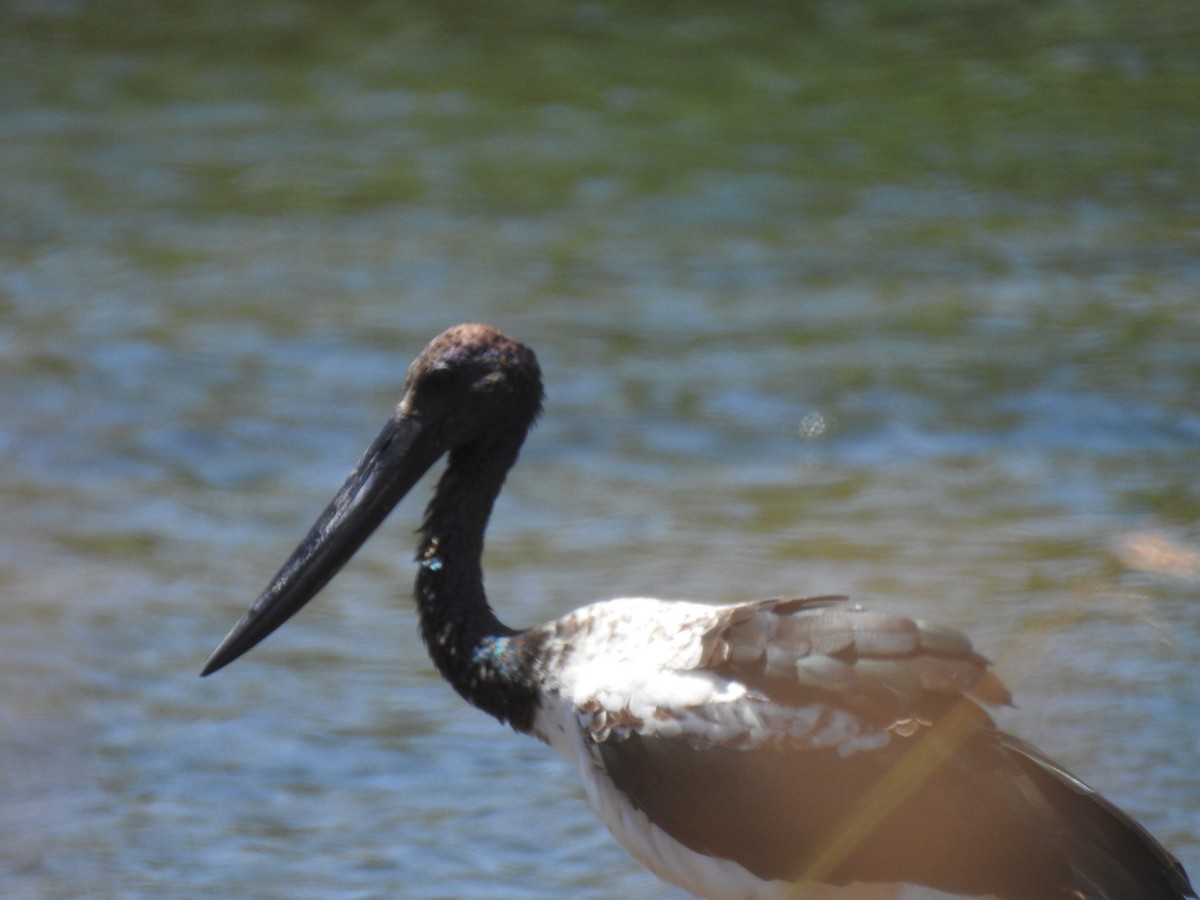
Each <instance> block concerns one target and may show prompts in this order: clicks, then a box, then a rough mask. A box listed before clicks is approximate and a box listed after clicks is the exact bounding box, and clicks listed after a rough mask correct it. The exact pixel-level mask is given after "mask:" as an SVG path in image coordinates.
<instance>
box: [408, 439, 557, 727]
mask: <svg viewBox="0 0 1200 900" xmlns="http://www.w3.org/2000/svg"><path fill="white" fill-rule="evenodd" d="M519 449H520V442H519V441H518V442H516V444H515V446H514V445H511V443H508V442H501V441H495V440H480V441H477V442H475V443H472V444H469V445H467V446H465V447H461V448H459V449H457V450H454V451H453V452H452V453H451V454H450V461H449V465H448V466H447V467H446V471H445V473H444V474H443V475H442V478H441V481H439V482H438V486H437V490H436V491H435V492H434V496H433V500H432V501H431V502H430V504H429V508H428V509H427V510H426V513H425V523H424V524H423V525H422V526H421V534H422V540H421V543H420V547H419V549H418V551H417V561H418V562H419V563H420V570H419V572H418V573H417V583H416V600H417V609H418V611H419V612H420V618H421V637H422V638H423V639H424V641H425V646H426V647H427V648H428V649H429V655H430V656H431V657H432V658H433V662H434V664H435V665H436V666H437V668H438V671H439V672H441V673H442V675H443V677H445V678H446V680H447V681H449V682H450V683H451V684H452V685H453V686H454V689H455V690H456V691H458V692H459V694H461V695H462V696H463V697H464V698H465V699H466V700H467V701H468V702H470V703H472V704H474V705H475V706H477V707H479V708H480V709H482V710H483V711H484V712H486V713H488V714H490V715H493V716H495V717H496V718H498V719H500V721H502V722H510V723H511V724H512V726H513V727H514V728H516V729H517V730H519V731H529V730H530V728H531V727H532V720H533V713H534V709H535V706H536V697H537V693H536V688H537V686H536V683H535V680H534V676H533V665H532V655H533V652H534V650H535V649H536V648H535V647H533V646H531V642H530V639H529V638H527V637H526V636H525V635H524V634H522V633H521V632H518V631H516V630H514V629H512V628H509V627H508V626H507V625H505V624H504V623H503V622H501V621H500V620H499V619H498V618H496V614H495V613H494V612H492V608H491V606H489V605H488V601H487V596H486V595H485V593H484V590H483V569H482V557H483V536H484V531H485V529H486V528H487V523H488V518H489V517H490V516H491V512H492V505H493V503H494V502H495V500H496V496H497V495H498V494H499V493H500V488H501V486H502V485H503V484H504V477H505V475H506V474H507V473H508V469H509V468H510V467H511V466H512V464H513V463H514V462H515V461H516V457H517V451H518V450H519Z"/></svg>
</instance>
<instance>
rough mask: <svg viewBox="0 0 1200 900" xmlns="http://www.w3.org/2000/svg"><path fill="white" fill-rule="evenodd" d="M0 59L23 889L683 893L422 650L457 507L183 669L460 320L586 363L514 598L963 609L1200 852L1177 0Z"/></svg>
mask: <svg viewBox="0 0 1200 900" xmlns="http://www.w3.org/2000/svg"><path fill="white" fill-rule="evenodd" d="M0 59H2V65H0V173H2V174H0V372H2V374H3V383H4V390H3V392H2V393H0V503H2V504H3V509H4V513H3V516H0V574H2V575H3V582H2V583H3V587H2V588H0V592H2V593H0V598H2V599H0V684H2V685H3V693H2V695H0V696H2V699H0V891H2V892H3V894H4V895H5V896H6V897H13V898H57V897H98V898H104V897H119V898H135V897H146V898H160V897H195V898H205V897H213V898H215V897H222V898H224V897H254V898H350V897H354V898H358V897H363V898H365V897H378V896H393V897H405V898H435V897H436V898H476V897H485V896H486V897H499V898H506V897H507V898H530V897H545V898H551V897H563V896H570V897H584V898H602V897H616V896H622V897H645V898H651V897H675V896H677V895H676V894H675V893H674V892H672V891H671V890H669V889H667V888H664V887H663V886H662V885H660V884H659V883H658V882H657V881H656V880H655V879H654V878H653V877H652V876H650V875H649V874H647V873H645V872H643V871H641V870H640V869H639V868H638V867H637V866H636V865H635V864H634V863H633V862H632V861H631V860H630V859H629V858H628V857H627V856H626V855H625V853H624V852H623V851H622V850H621V849H620V848H619V847H617V846H616V845H615V844H614V843H613V842H612V841H611V840H610V839H609V838H608V837H607V835H606V834H605V833H604V832H603V830H602V828H601V826H600V825H599V824H598V823H597V822H596V821H595V819H594V817H593V816H592V814H591V812H590V810H589V809H588V808H587V806H586V802H585V801H584V799H583V796H582V792H581V790H580V789H579V788H578V787H577V784H576V776H575V774H574V773H573V772H572V771H571V770H570V769H569V767H568V766H567V765H565V764H564V763H562V762H560V761H559V760H558V759H557V758H555V757H554V756H553V755H552V754H551V752H550V751H549V750H547V749H546V748H544V747H542V746H540V745H539V744H537V743H536V742H533V741H530V740H528V739H527V738H522V737H518V736H515V735H513V734H512V733H511V732H508V731H506V730H505V729H503V728H501V727H499V726H497V725H495V723H493V722H492V721H491V720H489V719H487V718H486V717H484V716H482V715H480V714H479V713H477V712H476V711H474V710H471V709H470V708H468V707H467V706H466V705H465V704H463V703H462V702H461V701H460V700H459V699H458V698H457V697H456V696H455V695H454V694H453V693H452V692H451V691H450V689H449V688H448V687H445V686H444V685H443V684H442V683H441V682H440V681H439V680H438V678H437V676H436V674H435V673H434V672H433V670H432V668H431V666H430V664H429V662H428V660H427V658H426V656H425V653H424V650H423V648H422V647H421V645H420V642H419V640H418V639H417V637H416V635H415V621H414V613H413V610H412V608H411V603H410V600H409V584H410V581H411V577H412V574H413V567H412V564H411V562H410V554H411V550H410V546H411V543H412V535H411V532H412V530H413V528H414V527H415V526H416V524H417V522H418V519H419V515H420V510H421V507H422V505H423V495H424V493H425V491H426V488H419V489H418V491H417V492H416V496H414V498H413V499H411V500H410V501H409V502H408V503H407V504H406V505H405V506H404V507H403V508H402V509H401V510H400V511H399V512H398V513H397V514H396V515H395V516H394V517H393V521H391V522H390V523H388V524H387V525H386V526H385V528H384V529H383V530H382V531H381V533H380V534H379V535H378V536H377V537H376V538H375V540H374V541H373V542H372V543H371V544H370V545H369V546H368V547H367V549H366V550H365V551H364V552H363V553H362V554H361V555H360V557H359V558H358V559H357V560H356V561H355V563H354V564H353V565H352V566H351V567H350V568H349V569H348V570H347V571H346V572H345V573H344V574H343V575H342V576H341V577H340V578H339V579H338V580H337V581H336V582H335V583H334V585H333V586H332V587H331V588H330V589H329V590H328V591H327V593H326V595H325V596H324V597H323V598H321V599H320V600H319V601H317V602H315V603H314V604H312V606H311V607H309V608H308V609H306V610H305V612H304V613H303V615H301V616H300V617H299V618H298V619H296V620H295V621H293V622H292V623H291V624H289V625H288V627H287V628H286V629H284V630H283V631H282V632H281V633H280V634H279V635H277V636H275V637H274V638H272V639H271V640H270V641H268V642H267V644H265V645H264V646H262V647H261V648H259V649H258V650H256V651H255V652H254V653H253V654H251V655H250V656H249V657H247V658H246V659H244V660H242V661H240V662H238V663H237V664H236V666H234V667H233V668H231V669H229V670H227V671H224V672H222V673H221V674H220V675H219V676H217V677H214V678H211V679H207V680H204V681H201V680H200V679H198V678H197V672H198V670H199V668H200V666H201V664H202V663H203V661H204V660H205V658H206V656H207V654H208V652H209V651H210V650H211V649H212V648H213V647H214V646H215V644H216V642H217V641H218V640H219V639H220V637H221V636H222V635H223V634H224V633H225V631H226V630H227V629H228V628H229V626H230V625H232V624H233V622H234V621H235V619H236V618H237V617H238V616H239V615H240V614H241V613H242V611H243V610H244V608H245V607H246V606H247V605H248V604H249V602H250V601H251V600H252V599H253V598H254V596H255V595H256V594H257V592H258V591H259V589H260V588H261V587H262V586H263V585H264V583H265V581H266V579H267V578H268V577H269V576H270V575H271V574H272V573H273V572H274V570H275V568H276V566H277V565H278V564H279V563H280V562H281V561H282V560H283V558H284V556H285V555H286V554H287V553H288V551H289V550H290V549H291V547H292V546H293V544H294V543H295V542H296V541H297V540H298V539H299V537H300V536H301V535H302V534H303V532H304V531H305V529H306V528H307V526H308V525H309V523H310V521H311V520H312V519H313V517H314V516H315V515H316V513H317V512H318V511H319V510H320V508H321V507H322V506H323V505H324V503H325V501H326V500H327V499H328V498H329V496H331V494H332V491H333V490H334V489H335V488H336V487H337V485H338V484H340V482H341V479H342V477H343V476H344V475H345V473H346V472H347V471H348V470H349V468H350V467H351V465H352V464H353V463H354V461H355V460H356V459H357V456H358V454H359V452H360V451H361V450H362V449H363V448H364V447H365V445H366V443H367V441H368V440H369V439H370V438H371V437H373V436H374V434H375V432H376V431H377V429H378V427H379V426H380V424H381V423H382V422H383V419H384V417H385V416H386V415H387V414H388V412H389V410H390V408H391V405H392V404H393V403H394V402H395V399H396V397H397V393H398V389H399V386H400V382H401V380H402V377H403V374H404V369H405V367H406V366H407V364H408V362H409V360H410V359H411V357H412V356H413V355H414V354H415V353H416V352H418V351H419V350H420V348H421V347H422V346H423V345H424V343H425V342H426V341H427V340H428V339H429V338H431V337H432V336H433V335H434V334H436V333H437V332H438V331H440V330H441V329H442V328H444V327H446V326H448V325H451V324H454V323H456V322H459V321H471V320H482V321H485V322H488V323H490V324H493V325H496V326H498V327H500V328H502V329H504V330H506V331H508V332H510V333H512V334H513V335H515V336H517V337H519V338H521V339H523V340H525V341H527V342H529V343H530V344H532V345H533V346H534V347H535V348H536V349H537V351H538V353H539V355H540V358H541V360H542V365H543V368H544V370H545V375H546V379H547V384H548V392H549V397H548V403H547V409H546V414H545V416H544V418H543V421H542V423H541V425H540V426H539V427H538V429H537V430H536V431H535V432H534V435H533V438H532V440H531V442H530V444H529V445H528V447H527V449H526V452H525V454H524V456H523V458H522V464H521V465H520V467H519V468H518V469H517V470H516V471H515V472H514V474H513V476H512V477H511V478H510V480H509V485H508V488H507V490H506V493H505V494H504V495H503V496H502V498H501V501H500V503H499V506H498V510H497V515H496V518H495V520H494V524H493V529H492V531H491V534H490V539H489V547H488V558H487V571H488V586H489V590H490V592H491V594H492V597H493V600H494V603H495V604H496V606H497V608H498V609H499V610H500V612H501V615H502V617H504V618H505V619H506V620H507V621H509V622H511V623H513V624H516V625H523V624H532V623H536V622H538V621H541V620H544V619H547V618H550V617H553V616H556V615H559V614H561V613H563V612H565V611H567V610H568V609H571V608H573V607H575V606H577V605H580V604H582V603H584V602H587V601H590V600H594V599H601V598H606V597H611V596H618V595H622V594H647V593H649V594H655V595H659V596H678V597H695V598H699V599H706V600H712V601H732V600H740V599H752V598H759V597H767V596H773V595H796V594H802V593H814V592H830V591H833V592H847V593H850V594H852V595H853V596H854V597H855V598H856V599H858V600H860V601H861V602H864V603H867V604H869V605H871V606H873V607H878V608H886V609H893V610H898V611H906V612H911V613H917V614H921V615H925V616H928V617H931V618H934V619H936V620H939V621H943V622H946V623H948V624H952V625H955V626H959V627H962V628H964V629H967V630H968V631H969V632H970V633H971V634H972V636H973V637H974V638H975V640H976V643H977V645H978V646H979V647H980V648H981V649H982V651H983V652H985V653H987V654H988V655H990V656H991V657H993V658H994V659H995V660H996V662H997V664H998V667H999V670H1000V673H1001V674H1002V675H1003V676H1004V677H1005V678H1006V679H1007V680H1008V681H1009V682H1010V684H1011V685H1012V686H1013V687H1014V689H1015V691H1016V693H1017V701H1018V704H1019V709H1017V710H1015V711H1012V712H1005V713H1003V714H1002V715H1001V721H1002V722H1003V724H1004V725H1005V726H1006V727H1008V728H1010V729H1012V730H1014V731H1016V732H1018V733H1019V734H1021V735H1023V736H1024V737H1026V738H1028V739H1030V740H1032V741H1034V742H1035V743H1037V744H1039V745H1040V746H1041V747H1042V748H1044V749H1045V750H1046V751H1047V752H1049V753H1050V754H1051V755H1053V756H1055V757H1057V758H1059V759H1060V760H1062V761H1063V762H1064V763H1066V764H1067V765H1068V766H1070V767H1071V768H1072V769H1074V770H1075V771H1076V772H1077V773H1078V774H1080V775H1081V776H1082V777H1084V778H1086V779H1087V780H1088V781H1089V782H1091V783H1093V784H1094V785H1095V786H1096V787H1098V788H1099V789H1101V790H1102V791H1103V792H1104V793H1105V794H1106V795H1107V796H1109V797H1110V798H1112V799H1113V800H1115V801H1117V802H1118V803H1119V804H1121V805H1122V806H1124V807H1125V808H1127V809H1129V810H1130V811H1132V812H1134V813H1135V814H1136V815H1137V816H1138V817H1139V818H1140V819H1141V820H1142V821H1143V822H1144V823H1145V824H1146V825H1147V826H1148V827H1149V828H1150V829H1151V830H1152V831H1153V832H1154V833H1155V834H1156V835H1157V836H1158V837H1159V838H1160V839H1162V840H1163V841H1164V842H1165V843H1166V844H1168V845H1169V846H1170V847H1172V848H1173V849H1174V850H1175V852H1176V853H1177V854H1178V855H1179V856H1180V857H1181V859H1183V861H1184V862H1185V863H1186V864H1187V865H1188V866H1189V868H1190V869H1191V871H1192V875H1193V878H1196V877H1197V876H1200V767H1198V766H1197V748H1198V744H1200V725H1198V724H1197V717H1196V710H1197V709H1198V708H1200V679H1197V678H1196V674H1195V672H1196V667H1197V665H1198V664H1200V596H1198V593H1200V479H1198V477H1197V476H1198V474H1200V401H1198V398H1200V255H1198V249H1200V17H1198V16H1197V14H1196V8H1195V5H1194V3H1191V2H1190V0H1178V2H1172V0H1146V2H1143V3H1139V4H1125V3H1118V2H1115V0H1114V2H1103V0H1042V2H1015V0H997V2H961V0H952V2H951V0H932V2H928V3H919V4H918V3H911V2H907V0H836V2H814V3H784V2H769V0H768V2H763V3H757V4H740V3H732V2H716V0H696V2H691V3H673V2H664V3H651V4H647V3H632V2H624V0H602V2H584V3H550V2H537V0H514V2H511V3H505V4H496V3H484V2H476V0H454V2H445V0H439V2H387V3H373V2H365V3H359V4H350V5H347V4H341V3H330V2H317V0H265V2H260V3H254V4H230V3H219V2H213V0H192V2H186V3H179V2H170V3H168V2H150V0H115V2H109V3H104V4H101V3H94V2H87V0H78V2H70V0H63V2H37V0H24V2H21V0H13V2H10V3H5V4H4V5H3V6H2V7H0ZM426 484H428V482H426ZM912 895H913V896H916V895H917V893H916V892H913V894H912Z"/></svg>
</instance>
